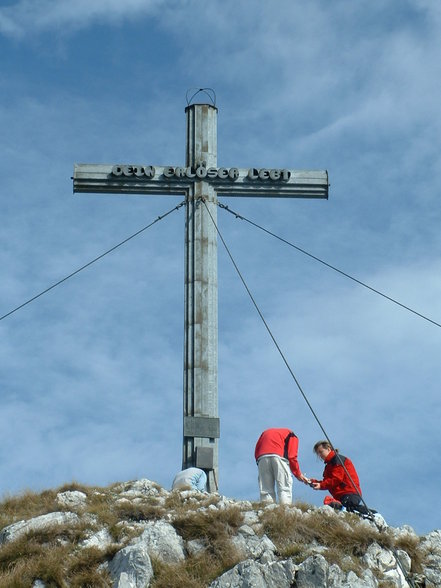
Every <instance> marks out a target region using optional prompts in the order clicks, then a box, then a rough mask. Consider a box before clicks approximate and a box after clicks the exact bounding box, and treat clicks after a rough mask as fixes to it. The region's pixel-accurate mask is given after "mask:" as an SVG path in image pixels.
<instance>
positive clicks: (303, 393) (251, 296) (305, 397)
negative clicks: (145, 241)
mask: <svg viewBox="0 0 441 588" xmlns="http://www.w3.org/2000/svg"><path fill="white" fill-rule="evenodd" d="M201 200H202V202H203V203H204V205H205V208H206V210H207V212H208V214H209V216H210V218H211V221H212V223H213V225H214V227H215V229H216V232H217V234H218V235H219V238H220V240H221V241H222V244H223V246H224V248H225V250H226V252H227V254H228V257H229V258H230V260H231V263H232V264H233V266H234V269H235V270H236V272H237V274H238V276H239V278H240V280H241V282H242V284H243V286H244V287H245V290H246V291H247V293H248V296H249V297H250V299H251V302H252V303H253V305H254V307H255V309H256V311H257V313H258V315H259V317H260V318H261V320H262V322H263V324H264V325H265V328H266V330H267V332H268V334H269V336H270V337H271V339H272V341H273V343H274V345H275V346H276V349H277V351H278V352H279V354H280V356H281V358H282V360H283V362H284V364H285V366H286V367H287V368H288V371H289V373H290V374H291V376H292V378H293V380H294V382H295V383H296V385H297V388H298V389H299V392H300V394H301V395H302V397H303V399H304V400H305V402H306V404H307V406H308V408H309V410H310V411H311V413H312V415H313V416H314V419H315V420H316V422H317V424H318V426H319V427H320V429H321V430H322V432H323V434H324V436H325V438H326V440H327V441H328V443H329V445H330V446H331V447H332V448H333V450H334V451H335V449H334V445H333V444H332V442H331V440H330V438H329V436H328V434H327V432H326V431H325V428H324V427H323V425H322V423H321V421H320V419H319V418H318V416H317V414H316V412H315V411H314V409H313V407H312V405H311V403H310V402H309V400H308V398H307V396H306V394H305V392H304V390H303V388H302V386H301V385H300V382H299V380H298V379H297V377H296V375H295V374H294V372H293V370H292V369H291V366H290V365H289V363H288V361H287V359H286V357H285V355H284V353H283V352H282V350H281V348H280V346H279V344H278V343H277V341H276V339H275V337H274V335H273V333H272V331H271V329H270V327H269V325H268V323H267V321H266V320H265V318H264V316H263V314H262V312H261V310H260V308H259V306H258V305H257V303H256V301H255V299H254V297H253V295H252V294H251V291H250V289H249V288H248V285H247V283H246V282H245V279H244V277H243V275H242V273H241V272H240V270H239V267H238V266H237V264H236V262H235V261H234V258H233V256H232V254H231V252H230V250H229V248H228V246H227V244H226V242H225V240H224V238H223V236H222V234H221V232H220V230H219V227H218V226H217V224H216V222H215V220H214V218H213V216H212V215H211V213H210V210H209V208H208V206H207V204H206V202H205V199H204V198H201ZM221 207H222V208H227V207H224V206H221ZM228 212H231V211H230V210H228ZM232 214H235V213H232ZM244 220H246V219H244ZM252 224H253V223H252ZM336 455H337V456H338V457H337V459H338V460H339V462H340V464H341V466H342V467H343V469H344V471H345V473H346V475H347V476H348V478H349V480H350V482H351V484H352V486H353V488H354V490H355V493H356V494H357V496H358V497H359V498H360V500H361V502H362V503H363V505H364V506H365V508H366V510H367V512H368V513H369V514H368V517H369V518H370V520H371V521H372V522H373V523H374V524H375V526H376V527H377V529H378V530H379V531H381V529H380V526H379V524H378V523H377V521H376V520H375V518H374V517H373V515H372V514H371V513H370V509H369V507H368V506H367V504H366V502H365V500H364V498H363V497H362V495H361V494H360V492H359V491H358V490H357V487H356V485H355V482H354V480H353V479H352V477H351V475H350V473H349V472H348V470H347V468H346V466H345V465H344V463H343V460H342V459H341V458H340V456H339V454H338V453H336ZM369 515H370V516H369ZM392 553H393V555H394V558H395V560H396V562H397V564H398V567H399V568H400V570H401V571H402V573H403V575H404V577H405V578H406V580H407V581H408V582H409V584H410V585H411V586H412V587H414V586H415V585H414V583H413V581H412V579H411V578H409V576H408V575H407V573H406V570H405V569H404V567H403V565H402V563H401V561H400V559H399V557H398V554H397V553H396V552H395V549H394V548H393V549H392Z"/></svg>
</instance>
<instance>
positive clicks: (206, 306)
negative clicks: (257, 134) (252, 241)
mask: <svg viewBox="0 0 441 588" xmlns="http://www.w3.org/2000/svg"><path fill="white" fill-rule="evenodd" d="M185 112H186V118H187V148H186V163H185V166H174V165H169V166H156V165H155V166H154V165H151V164H150V163H148V164H145V163H141V164H116V165H113V164H110V165H104V164H83V163H81V164H75V166H74V176H73V189H74V192H87V193H91V192H93V193H118V194H157V195H159V194H168V195H170V194H171V195H180V194H182V195H184V196H185V199H186V225H185V295H184V298H185V311H184V314H185V316H184V324H185V338H184V411H183V412H184V423H183V456H182V467H183V468H187V467H192V466H196V467H200V468H202V469H204V470H205V471H206V472H207V473H208V489H209V491H216V490H217V489H218V480H219V475H218V439H219V437H220V420H219V415H218V392H217V370H218V360H217V356H218V347H217V346H218V343H217V341H218V316H217V313H218V310H217V230H216V226H215V223H216V220H217V196H266V197H270V198H275V197H279V198H327V197H328V189H329V183H328V174H327V172H326V171H298V170H291V169H262V168H261V169H256V168H249V169H242V168H235V167H233V168H224V167H217V108H216V107H215V105H214V104H189V105H188V106H187V107H186V109H185ZM201 199H203V200H204V203H202V200H201ZM213 221H214V222H213Z"/></svg>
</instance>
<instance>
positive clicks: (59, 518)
mask: <svg viewBox="0 0 441 588" xmlns="http://www.w3.org/2000/svg"><path fill="white" fill-rule="evenodd" d="M79 520H80V519H79V517H78V515H76V514H75V513H72V512H51V513H49V514H45V515H41V516H39V517H35V518H33V519H29V520H27V521H19V522H18V523H13V524H12V525H8V526H7V527H5V528H4V529H3V530H2V531H1V532H0V545H1V544H3V543H9V542H10V541H15V540H16V539H18V538H19V537H22V536H23V535H25V534H26V533H28V532H29V531H40V530H42V529H45V528H47V527H52V526H54V525H75V524H76V523H78V522H79Z"/></svg>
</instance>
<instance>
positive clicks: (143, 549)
mask: <svg viewBox="0 0 441 588" xmlns="http://www.w3.org/2000/svg"><path fill="white" fill-rule="evenodd" d="M107 569H108V572H109V573H110V577H111V578H112V580H113V588H147V587H148V586H150V581H151V579H152V578H153V568H152V562H151V561H150V557H149V554H148V552H147V546H146V545H145V543H142V542H138V543H135V544H133V545H128V546H127V547H124V549H121V550H120V551H118V553H116V554H115V556H114V558H113V559H112V561H111V562H110V563H109V565H108V567H107Z"/></svg>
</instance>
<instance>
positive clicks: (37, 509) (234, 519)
mask: <svg viewBox="0 0 441 588" xmlns="http://www.w3.org/2000/svg"><path fill="white" fill-rule="evenodd" d="M0 525H1V526H2V530H1V531H0V588H3V587H8V588H11V587H32V588H45V587H47V588H49V587H58V586H59V587H61V588H65V587H66V588H70V587H72V588H75V587H80V586H83V587H87V586H90V587H107V586H109V587H113V588H146V587H151V588H193V587H194V588H202V587H209V588H266V587H269V588H294V587H295V588H322V587H323V588H325V587H330V588H392V587H397V588H404V587H408V586H409V587H411V588H412V587H421V588H422V587H425V588H429V587H430V588H435V587H441V531H440V530H435V531H433V532H431V533H429V534H428V535H425V536H422V537H421V536H418V535H416V533H415V532H414V531H413V529H412V528H411V527H409V526H406V525H405V526H403V527H399V528H392V527H389V526H388V525H387V523H386V522H385V521H384V519H383V518H382V517H381V516H380V515H376V517H375V519H374V520H367V519H362V518H360V517H359V516H357V515H356V514H351V513H347V512H337V511H335V510H333V509H332V508H330V507H329V506H323V507H314V506H311V505H308V504H306V503H300V502H298V503H294V504H293V505H289V506H279V505H275V504H269V505H263V504H261V503H252V502H248V501H238V500H234V499H231V498H226V497H225V496H221V495H219V494H205V493H199V492H194V491H190V490H183V491H182V490H181V491H172V492H169V491H167V490H166V489H164V488H162V487H160V486H159V485H158V484H156V483H155V482H152V481H150V480H147V479H142V480H136V481H131V482H126V483H118V484H113V485H111V486H108V487H105V488H101V487H89V486H82V485H80V484H76V483H74V484H69V485H66V486H64V487H62V488H59V489H57V490H48V491H45V492H42V493H40V494H37V493H31V492H27V493H24V494H22V495H20V496H16V497H9V498H6V499H4V500H3V502H2V503H1V505H0Z"/></svg>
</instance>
